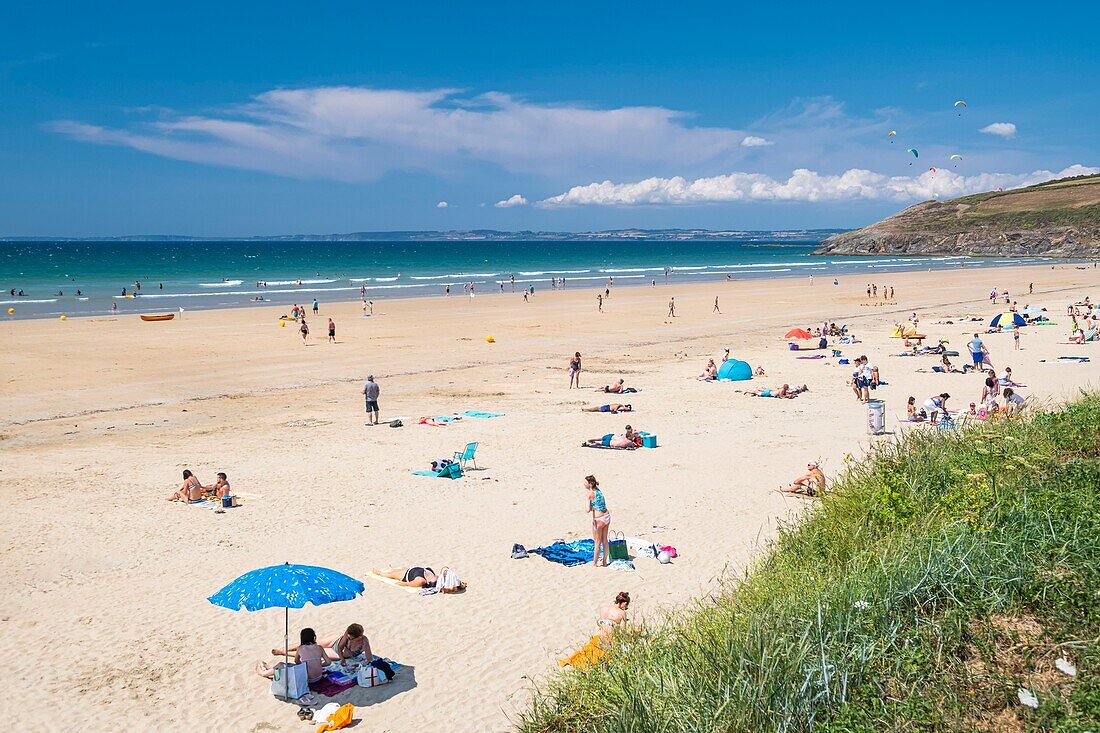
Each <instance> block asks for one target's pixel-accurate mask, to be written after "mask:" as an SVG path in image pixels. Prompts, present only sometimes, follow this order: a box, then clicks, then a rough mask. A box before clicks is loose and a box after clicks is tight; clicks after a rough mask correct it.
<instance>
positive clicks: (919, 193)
mask: <svg viewBox="0 0 1100 733" xmlns="http://www.w3.org/2000/svg"><path fill="white" fill-rule="evenodd" d="M1091 173H1100V168H1092V167H1086V166H1082V165H1073V166H1070V167H1069V168H1065V169H1063V170H1062V171H1059V172H1057V173H1054V172H1051V171H1047V170H1039V171H1034V172H1032V173H1019V174H1013V173H981V174H978V175H973V176H961V175H959V174H957V173H953V172H951V171H947V170H942V169H940V170H937V171H935V172H933V171H931V170H929V171H925V172H924V173H922V174H920V175H918V176H885V175H883V174H881V173H874V172H872V171H869V170H863V169H859V168H852V169H850V170H847V171H845V172H844V173H841V174H839V175H821V174H819V173H816V172H814V171H811V170H807V169H805V168H800V169H798V170H796V171H794V172H793V173H792V174H791V175H790V177H789V178H788V179H787V180H785V181H779V180H775V179H774V178H772V177H770V176H767V175H764V174H761V173H730V174H728V175H722V176H712V177H708V178H697V179H695V180H693V181H688V180H687V179H685V178H682V177H679V176H677V177H674V178H647V179H645V180H642V181H637V182H634V183H612V182H611V181H604V182H603V183H590V184H588V185H585V186H574V187H573V188H571V189H569V190H568V191H566V192H565V193H563V194H560V195H558V196H551V197H550V198H547V199H544V200H542V201H539V202H538V205H539V206H542V207H561V206H637V205H683V204H710V203H728V202H754V201H807V202H835V201H859V200H886V201H897V202H907V201H920V200H924V199H929V198H932V197H933V196H939V197H952V196H962V195H965V194H968V193H977V192H979V191H990V190H993V189H995V188H1015V187H1018V186H1029V185H1033V184H1036V183H1041V182H1043V181H1049V180H1052V179H1054V178H1064V177H1066V176H1079V175H1086V174H1091Z"/></svg>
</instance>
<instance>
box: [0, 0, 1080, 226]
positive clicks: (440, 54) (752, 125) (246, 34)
mask: <svg viewBox="0 0 1100 733" xmlns="http://www.w3.org/2000/svg"><path fill="white" fill-rule="evenodd" d="M13 5H15V4H9V6H8V7H6V8H5V10H4V11H3V16H2V18H3V22H0V39H2V42H0V99H2V100H3V103H2V104H0V135H2V137H3V140H4V144H3V145H2V146H0V171H2V172H3V179H4V195H3V196H0V235H35V234H42V235H58V236H94V235H101V234H102V235H116V234H141V233H176V234H197V235H218V234H225V235H245V234H264V233H295V232H346V231H361V230H389V229H452V228H496V229H508V230H514V229H525V228H535V229H555V230H588V229H600V228H609V227H630V226H638V227H696V226H698V227H707V228H719V229H726V228H729V229H759V228H787V227H790V228H795V227H823V228H824V227H845V226H859V225H862V224H865V223H869V222H870V221H873V220H875V219H877V218H880V217H881V216H884V215H886V214H889V213H891V212H893V211H895V210H897V209H898V208H900V207H901V206H903V205H905V204H907V203H911V202H914V201H918V200H922V199H925V198H928V197H930V196H932V195H935V196H938V197H943V198H947V197H950V196H953V195H958V194H961V193H965V192H968V191H972V190H982V189H988V188H995V187H998V186H1001V187H1005V188H1008V187H1012V186H1015V185H1021V184H1024V183H1028V182H1031V181H1035V180H1041V179H1043V178H1049V177H1052V176H1054V175H1058V174H1060V173H1061V172H1063V171H1065V170H1066V169H1070V172H1078V171H1081V170H1082V169H1081V168H1072V166H1084V167H1085V168H1086V169H1088V168H1091V167H1094V166H1097V165H1100V124H1097V120H1098V119H1100V85H1098V84H1097V80H1098V79H1100V53H1097V51H1096V43H1095V41H1096V37H1095V29H1096V28H1097V27H1100V10H1098V9H1097V6H1095V5H1093V4H1086V3H1070V4H1064V5H1061V6H1059V7H1058V9H1056V10H1055V9H1051V10H1050V12H1036V11H1035V8H1034V6H1033V5H1023V4H1022V3H1021V4H1016V3H1010V2H1002V3H996V4H993V3H989V4H986V3H969V4H965V5H966V7H963V4H959V5H958V6H955V7H948V6H913V5H911V4H896V3H895V4H889V3H883V4H866V5H863V6H862V7H855V6H854V5H852V6H850V7H848V8H847V9H846V8H845V7H844V6H843V4H839V3H832V4H821V3H806V4H800V3H784V4H781V5H773V6H772V7H771V8H769V7H763V6H755V5H753V6H749V5H743V6H742V5H741V4H734V3H728V2H727V3H720V4H718V3H716V4H713V5H705V4H689V5H683V6H676V7H673V6H672V4H667V3H652V4H651V3H638V2H635V3H629V4H627V3H623V4H608V5H605V6H603V7H598V6H597V4H592V3H584V4H573V3H564V2H560V3H555V4H548V5H544V6H539V7H528V6H527V4H516V3H507V4H497V3H487V2H482V3H476V4H473V3H470V4H460V3H447V4H444V3H438V4H434V3H428V4H423V3H421V4H402V3H389V4H381V3H366V2H357V3H321V4H309V5H307V4H302V3H284V2H267V3H263V4H260V3H256V4H227V3H219V4H213V3H205V2H192V3H188V4H170V3H165V4H153V3H141V4H137V3H126V2H116V3H113V4H110V5H109V6H104V5H103V4H99V3H66V4H64V5H61V4H56V5H55V4H50V3H45V4H39V5H34V6H32V4H30V3H27V4H21V5H22V7H11V6H13ZM314 5H316V6H319V7H315V6H314ZM773 8H774V9H773ZM958 99H963V100H965V101H966V102H967V105H968V106H967V107H965V108H955V107H953V106H952V105H953V102H954V101H955V100H958ZM890 130H897V135H896V136H895V137H892V138H890V137H888V136H887V132H888V131H890ZM982 130H984V132H983V131H982ZM890 140H893V142H890ZM910 147H912V148H915V149H917V150H918V153H919V157H917V158H914V157H913V156H911V155H910V154H908V153H907V152H906V150H907V149H908V148H910ZM951 154H960V155H962V156H963V159H962V160H961V161H959V160H952V159H950V157H949V156H950V155H951ZM930 168H936V169H937V170H935V171H932V170H930ZM441 202H446V204H447V205H446V206H445V207H444V206H441ZM498 204H500V205H498Z"/></svg>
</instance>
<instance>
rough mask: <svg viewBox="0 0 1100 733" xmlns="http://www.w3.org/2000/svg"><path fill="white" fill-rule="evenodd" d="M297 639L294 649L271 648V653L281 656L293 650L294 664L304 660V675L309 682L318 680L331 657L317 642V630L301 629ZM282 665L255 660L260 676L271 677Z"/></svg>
mask: <svg viewBox="0 0 1100 733" xmlns="http://www.w3.org/2000/svg"><path fill="white" fill-rule="evenodd" d="M299 640H300V641H301V643H300V644H299V645H298V646H297V647H295V648H294V649H285V650H284V649H272V650H271V654H272V656H275V657H283V656H287V655H288V654H289V653H290V652H291V651H293V652H294V663H295V664H301V663H302V662H305V664H306V675H307V676H308V677H309V681H310V683H313V682H320V681H321V678H322V677H324V676H325V667H326V666H328V665H329V664H332V662H333V659H332V657H330V656H329V655H328V652H327V651H325V648H324V647H323V646H321V645H320V644H318V643H317V632H316V631H314V630H313V629H309V628H305V629H302V633H301V634H300V636H299ZM282 666H283V663H282V662H279V663H278V664H276V665H275V666H274V667H271V666H270V665H268V664H267V663H266V662H257V663H256V674H258V675H260V676H261V677H266V678H268V679H273V678H274V677H275V670H276V669H279V668H280V667H282Z"/></svg>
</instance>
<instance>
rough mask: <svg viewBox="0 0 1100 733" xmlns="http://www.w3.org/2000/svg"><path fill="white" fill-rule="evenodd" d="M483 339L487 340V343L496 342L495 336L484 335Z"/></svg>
mask: <svg viewBox="0 0 1100 733" xmlns="http://www.w3.org/2000/svg"><path fill="white" fill-rule="evenodd" d="M485 340H486V341H487V342H488V343H490V344H492V343H496V339H495V338H493V337H492V336H486V337H485Z"/></svg>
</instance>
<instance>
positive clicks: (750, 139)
mask: <svg viewBox="0 0 1100 733" xmlns="http://www.w3.org/2000/svg"><path fill="white" fill-rule="evenodd" d="M765 145H775V143H773V142H772V141H771V140H766V139H764V138H762V137H757V136H756V135H749V136H747V137H746V138H745V139H744V140H742V141H741V147H743V148H760V147H764V146H765Z"/></svg>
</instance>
